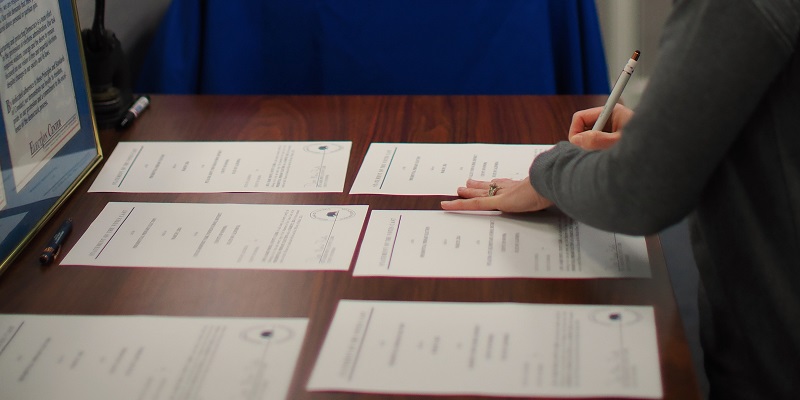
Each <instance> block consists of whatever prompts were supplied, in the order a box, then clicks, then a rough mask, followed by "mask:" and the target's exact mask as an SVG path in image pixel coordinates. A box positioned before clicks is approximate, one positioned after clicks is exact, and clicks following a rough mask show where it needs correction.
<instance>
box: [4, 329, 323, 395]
mask: <svg viewBox="0 0 800 400" xmlns="http://www.w3.org/2000/svg"><path fill="white" fill-rule="evenodd" d="M307 324H308V320H307V319H303V318H207V317H199V318H197V317H193V318H189V317H155V316H72V315H8V314H6V315H0V371H1V373H0V387H2V388H3V394H2V397H3V398H7V399H16V400H39V399H82V400H107V399H119V400H127V399H130V400H156V399H185V400H201V399H232V400H237V399H240V400H254V399H260V400H261V399H263V400H266V399H285V398H286V396H287V392H288V389H289V384H290V382H291V378H292V374H293V372H294V367H295V364H296V362H297V357H298V355H299V353H300V348H301V345H302V343H303V337H304V336H305V331H306V325H307Z"/></svg>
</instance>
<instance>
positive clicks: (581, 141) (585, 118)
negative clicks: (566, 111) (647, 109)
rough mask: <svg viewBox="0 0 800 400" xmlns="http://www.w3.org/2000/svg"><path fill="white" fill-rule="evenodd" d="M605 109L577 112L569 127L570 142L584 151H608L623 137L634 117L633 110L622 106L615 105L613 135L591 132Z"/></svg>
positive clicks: (612, 116) (612, 120) (612, 119)
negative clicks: (626, 126) (624, 130)
mask: <svg viewBox="0 0 800 400" xmlns="http://www.w3.org/2000/svg"><path fill="white" fill-rule="evenodd" d="M602 112H603V107H595V108H590V109H588V110H582V111H578V112H576V113H575V114H574V115H573V116H572V124H571V125H570V127H569V141H570V142H571V143H572V144H574V145H576V146H579V147H581V148H583V149H584V150H602V149H607V148H609V147H611V146H612V145H614V143H617V141H618V140H619V138H620V137H622V128H623V127H624V126H625V125H626V124H627V123H628V121H629V120H630V119H631V117H633V110H631V109H630V108H628V107H625V106H623V105H621V104H616V105H614V110H613V112H612V113H611V118H610V119H611V133H606V132H601V131H595V130H591V127H592V126H594V123H595V122H596V121H597V118H598V117H599V116H600V113H602Z"/></svg>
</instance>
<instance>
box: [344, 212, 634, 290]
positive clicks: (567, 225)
mask: <svg viewBox="0 0 800 400" xmlns="http://www.w3.org/2000/svg"><path fill="white" fill-rule="evenodd" d="M353 275H354V276H406V277H407V276H417V277H458V278H463V277H469V278H632V277H636V278H649V277H650V262H649V260H648V256H647V245H646V243H645V240H644V238H643V237H638V236H627V235H621V234H616V233H611V232H605V231H601V230H598V229H595V228H592V227H590V226H588V225H585V224H582V223H579V222H576V221H574V220H572V219H571V218H569V217H567V216H565V215H563V214H559V213H556V212H550V211H542V212H538V213H532V214H503V213H500V212H494V211H493V212H469V211H465V212H448V211H434V210H372V213H371V214H370V218H369V224H368V225H367V231H366V233H365V234H364V239H363V241H362V244H361V250H360V252H359V254H358V260H357V261H356V266H355V269H354V271H353Z"/></svg>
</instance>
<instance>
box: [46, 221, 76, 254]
mask: <svg viewBox="0 0 800 400" xmlns="http://www.w3.org/2000/svg"><path fill="white" fill-rule="evenodd" d="M70 231H72V219H71V218H67V220H66V221H64V223H63V224H61V227H59V228H58V230H57V231H56V233H55V234H54V235H53V238H52V239H50V243H48V244H47V247H45V248H44V250H42V255H41V256H39V262H40V263H41V264H42V265H48V264H50V263H51V262H53V260H55V259H56V257H57V256H58V253H59V251H60V250H61V245H63V244H64V240H66V239H67V236H69V233H70Z"/></svg>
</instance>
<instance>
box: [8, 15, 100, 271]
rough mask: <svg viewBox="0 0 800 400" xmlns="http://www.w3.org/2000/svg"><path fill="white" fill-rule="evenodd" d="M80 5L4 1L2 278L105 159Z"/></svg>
mask: <svg viewBox="0 0 800 400" xmlns="http://www.w3.org/2000/svg"><path fill="white" fill-rule="evenodd" d="M80 37H81V36H80V25H79V24H78V15H77V11H76V8H75V3H74V1H73V0H0V86H2V89H0V102H1V103H2V104H0V106H1V107H2V113H0V116H2V123H0V170H2V180H0V262H2V263H1V264H0V273H2V271H4V270H5V269H6V267H7V266H8V264H9V263H10V262H11V260H12V259H13V258H14V256H16V255H17V254H18V253H19V252H20V251H21V250H22V248H23V247H24V246H25V245H26V244H27V243H28V242H29V241H30V239H31V238H32V237H33V236H34V234H36V232H37V231H39V229H40V228H41V227H42V226H43V225H44V224H45V222H46V221H47V220H48V219H49V218H50V217H51V216H52V215H53V214H54V213H55V211H56V209H57V208H58V207H59V206H60V205H61V204H62V203H63V202H64V201H65V200H66V199H67V197H68V196H69V195H70V194H71V193H72V192H73V191H74V190H75V188H76V187H77V186H78V185H79V184H80V183H81V181H82V180H83V179H84V178H85V177H86V176H87V175H88V173H89V172H90V171H91V170H92V168H94V167H95V166H96V165H97V164H98V163H99V162H100V160H101V159H102V151H101V149H100V143H99V140H98V137H97V126H96V124H95V119H94V115H93V110H92V106H91V99H90V96H89V93H90V91H89V84H88V79H87V75H86V68H85V63H84V62H83V58H82V54H83V51H82V44H81V40H80Z"/></svg>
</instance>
